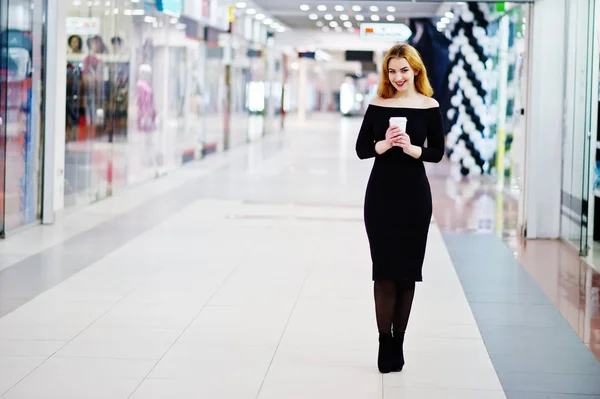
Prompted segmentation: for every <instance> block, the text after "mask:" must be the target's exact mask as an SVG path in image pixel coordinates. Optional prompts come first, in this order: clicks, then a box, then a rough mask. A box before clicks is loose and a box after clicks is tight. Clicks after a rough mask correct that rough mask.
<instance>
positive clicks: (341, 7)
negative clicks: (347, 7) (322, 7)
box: [335, 5, 344, 11]
mask: <svg viewBox="0 0 600 399" xmlns="http://www.w3.org/2000/svg"><path fill="white" fill-rule="evenodd" d="M335 10H336V11H344V6H342V5H339V6H335Z"/></svg>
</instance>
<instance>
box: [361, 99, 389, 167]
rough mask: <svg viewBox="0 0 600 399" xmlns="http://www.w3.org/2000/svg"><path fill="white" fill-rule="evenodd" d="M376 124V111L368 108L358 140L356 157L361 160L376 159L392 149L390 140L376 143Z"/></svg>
mask: <svg viewBox="0 0 600 399" xmlns="http://www.w3.org/2000/svg"><path fill="white" fill-rule="evenodd" d="M374 122H375V115H374V110H373V108H372V107H369V108H367V112H366V113H365V117H364V118H363V121H362V125H361V126H360V132H359V133H358V138H357V139H356V155H358V157H359V158H360V159H368V158H373V157H376V156H377V155H381V154H383V153H384V152H386V151H387V150H389V149H390V148H392V143H391V142H389V141H388V140H381V141H378V142H375V132H374V130H373V128H374Z"/></svg>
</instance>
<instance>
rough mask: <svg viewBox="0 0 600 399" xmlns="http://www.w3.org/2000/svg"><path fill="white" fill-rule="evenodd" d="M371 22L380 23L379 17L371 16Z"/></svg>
mask: <svg viewBox="0 0 600 399" xmlns="http://www.w3.org/2000/svg"><path fill="white" fill-rule="evenodd" d="M371 21H379V15H371Z"/></svg>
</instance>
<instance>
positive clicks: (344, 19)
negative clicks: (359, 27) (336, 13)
mask: <svg viewBox="0 0 600 399" xmlns="http://www.w3.org/2000/svg"><path fill="white" fill-rule="evenodd" d="M340 19H341V20H342V21H347V20H349V19H350V17H349V16H347V15H346V14H342V15H340Z"/></svg>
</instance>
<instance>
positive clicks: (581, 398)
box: [505, 389, 600, 399]
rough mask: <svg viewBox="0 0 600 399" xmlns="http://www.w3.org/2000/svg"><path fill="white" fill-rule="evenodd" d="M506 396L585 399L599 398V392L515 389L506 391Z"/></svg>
mask: <svg viewBox="0 0 600 399" xmlns="http://www.w3.org/2000/svg"><path fill="white" fill-rule="evenodd" d="M505 393H507V394H510V393H512V394H515V393H518V394H542V395H568V396H569V399H585V398H600V391H598V393H575V392H556V391H533V390H532V391H523V390H515V389H507V390H506V391H505Z"/></svg>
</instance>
